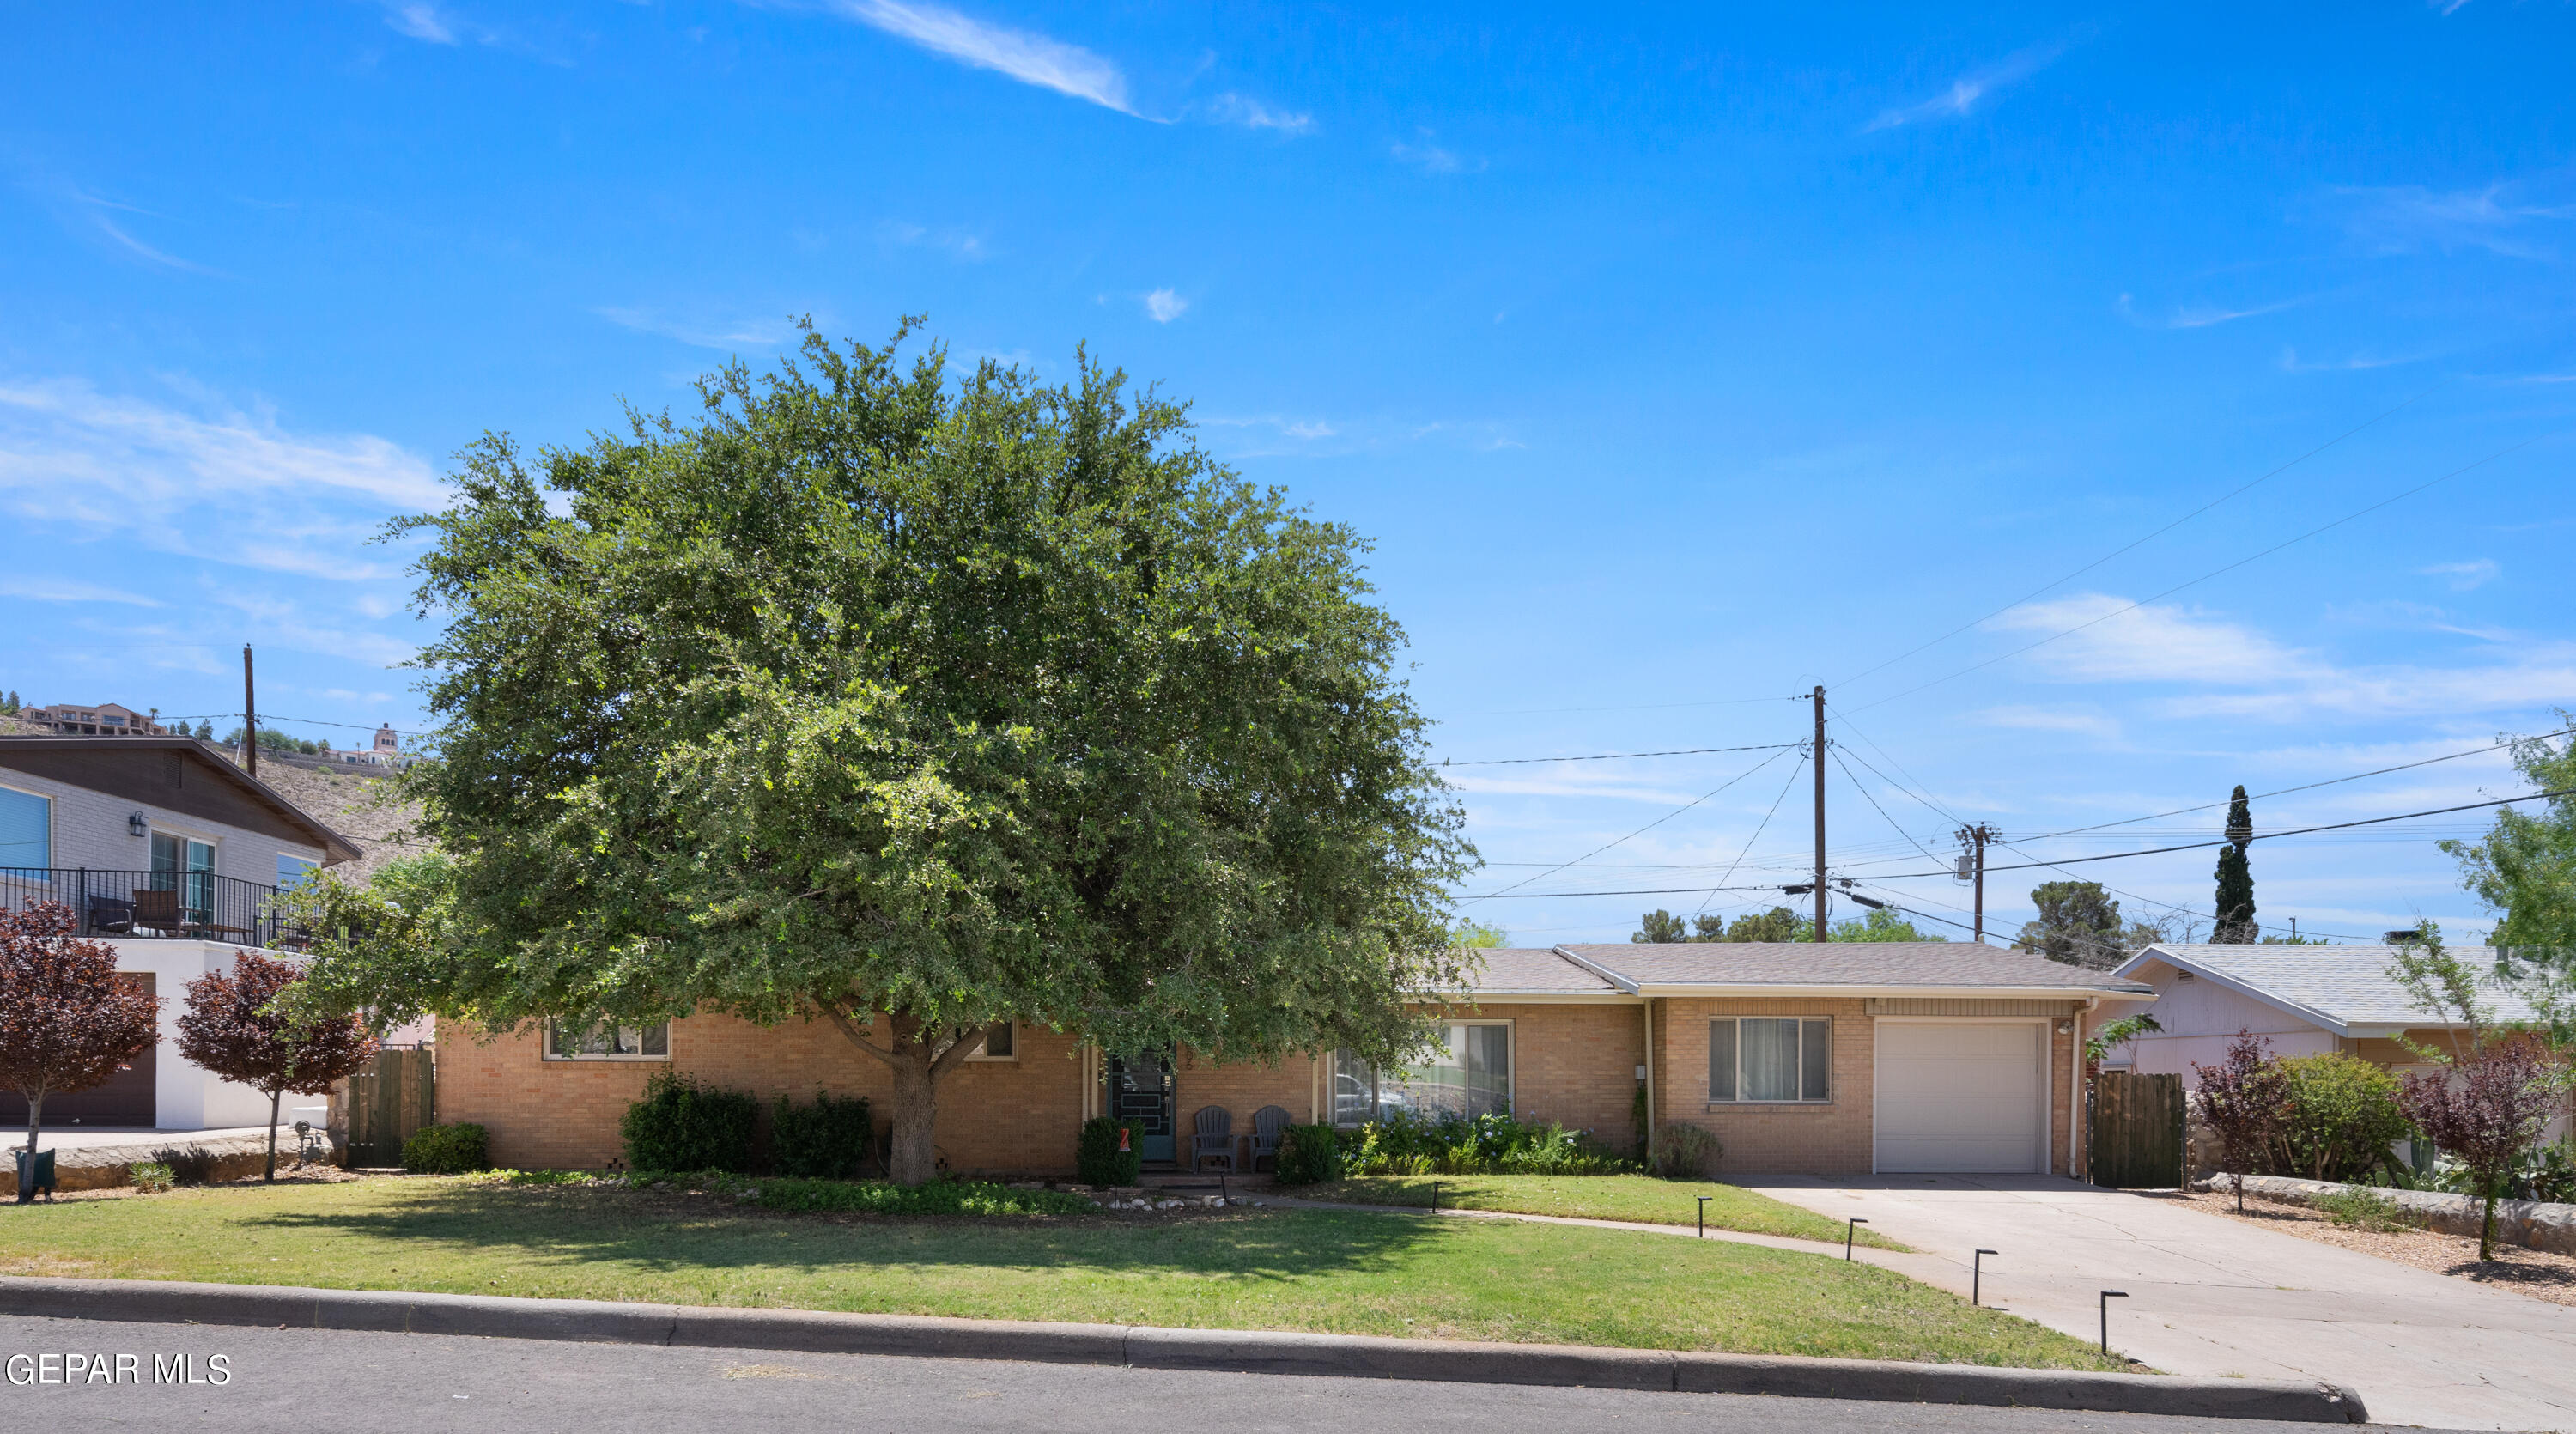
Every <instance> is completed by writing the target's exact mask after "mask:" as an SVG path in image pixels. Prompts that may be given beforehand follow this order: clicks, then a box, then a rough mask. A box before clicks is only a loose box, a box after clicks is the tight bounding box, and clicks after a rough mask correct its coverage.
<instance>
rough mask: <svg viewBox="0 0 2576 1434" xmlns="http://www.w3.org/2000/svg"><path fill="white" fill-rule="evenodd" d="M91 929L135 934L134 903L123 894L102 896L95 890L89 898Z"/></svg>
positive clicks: (120, 933) (126, 934) (125, 934)
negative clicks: (122, 895)
mask: <svg viewBox="0 0 2576 1434" xmlns="http://www.w3.org/2000/svg"><path fill="white" fill-rule="evenodd" d="M89 929H90V930H92V931H105V932H109V933H111V934H113V935H117V936H131V935H133V934H134V903H133V902H131V901H128V900H126V899H125V898H124V897H121V896H100V895H98V894H96V893H94V892H93V893H92V894H91V896H90V899H89Z"/></svg>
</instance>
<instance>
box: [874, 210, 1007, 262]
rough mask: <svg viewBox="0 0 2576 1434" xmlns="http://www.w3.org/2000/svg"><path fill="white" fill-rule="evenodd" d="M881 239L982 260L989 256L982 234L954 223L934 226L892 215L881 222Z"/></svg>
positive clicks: (891, 242)
mask: <svg viewBox="0 0 2576 1434" xmlns="http://www.w3.org/2000/svg"><path fill="white" fill-rule="evenodd" d="M877 239H878V240H879V241H880V242H882V243H886V244H893V245H900V246H902V247H905V248H914V249H937V250H940V251H941V252H943V253H946V254H948V255H950V256H952V257H954V258H959V259H964V260H968V261H969V262H981V261H982V260H983V259H984V258H985V257H987V251H986V249H985V247H984V238H983V236H982V235H980V234H977V233H975V232H974V231H972V230H969V229H960V228H957V227H955V226H954V225H951V226H948V227H945V228H938V229H934V228H931V227H930V226H929V225H927V224H911V223H906V222H903V221H900V220H892V219H889V220H887V221H886V222H885V223H883V224H880V225H878V226H877Z"/></svg>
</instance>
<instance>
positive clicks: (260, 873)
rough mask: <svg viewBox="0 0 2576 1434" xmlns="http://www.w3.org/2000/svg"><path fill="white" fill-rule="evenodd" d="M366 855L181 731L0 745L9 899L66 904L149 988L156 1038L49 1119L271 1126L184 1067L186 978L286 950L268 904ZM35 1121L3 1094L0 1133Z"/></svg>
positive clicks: (2, 891) (121, 966)
mask: <svg viewBox="0 0 2576 1434" xmlns="http://www.w3.org/2000/svg"><path fill="white" fill-rule="evenodd" d="M357 855H358V849H357V848H356V847H355V846H353V845H351V844H350V843H349V841H348V839H347V838H345V837H342V836H340V835H339V834H338V833H336V832H334V831H332V830H331V829H330V828H328V827H326V826H324V825H322V824H321V823H320V822H319V821H316V820H315V819H314V818H313V817H312V816H311V815H310V814H308V813H306V812H305V811H303V810H302V809H301V808H298V807H297V806H296V805H295V804H294V803H292V802H290V801H288V800H286V798H284V797H282V796H280V795H278V794H277V793H276V792H275V791H273V790H271V789H270V788H269V787H268V786H266V785H265V784H263V783H261V782H259V781H258V780H256V779H254V778H252V777H251V776H250V775H249V774H247V773H245V772H244V771H242V770H241V769H240V768H238V767H236V766H234V765H233V764H232V763H231V762H230V761H229V760H227V759H226V758H225V757H224V756H223V755H222V754H220V753H218V752H216V751H215V750H214V749H213V748H211V747H208V746H207V745H205V744H204V743H201V742H198V741H195V740H193V739H191V738H185V737H0V900H5V901H6V903H7V904H8V905H9V906H10V907H12V908H15V907H18V906H20V905H22V904H24V903H25V902H27V901H31V900H51V901H60V902H62V903H63V904H65V905H67V906H69V907H71V908H72V911H73V914H74V915H75V916H76V917H78V918H79V919H80V921H81V923H82V929H83V932H84V934H87V935H91V936H95V937H98V938H100V939H103V940H105V941H106V942H107V943H108V944H109V945H111V946H113V947H114V948H115V949H116V964H117V969H118V970H120V971H124V972H129V973H132V974H134V975H137V976H148V977H150V978H151V983H152V990H153V994H155V995H157V996H160V997H161V998H162V1003H161V1037H162V1039H161V1044H160V1046H159V1047H158V1048H156V1049H155V1050H154V1051H153V1052H152V1053H151V1054H150V1055H149V1056H148V1057H147V1058H146V1059H144V1060H142V1061H138V1062H136V1064H135V1067H134V1069H133V1070H131V1071H129V1072H127V1073H126V1074H125V1075H123V1076H120V1077H118V1078H117V1079H115V1080H112V1081H110V1082H108V1084H106V1085H105V1086H102V1087H99V1088H98V1089H96V1090H92V1091H85V1092H81V1093H79V1094H75V1095H64V1096H53V1097H49V1098H47V1100H46V1102H45V1123H46V1124H47V1125H48V1126H56V1125H75V1124H77V1125H85V1126H91V1127H97V1126H114V1127H144V1128H154V1129H161V1130H203V1129H208V1128H211V1127H221V1126H236V1125H263V1124H266V1123H267V1120H268V1101H267V1098H266V1097H264V1096H262V1095H260V1094H259V1093H258V1092H257V1091H254V1090H251V1089H250V1088H249V1087H247V1086H241V1085H235V1084H232V1083H230V1082H226V1081H220V1080H217V1079H215V1077H214V1076H212V1075H211V1074H209V1073H208V1072H206V1071H204V1070H202V1069H200V1068H198V1067H197V1066H194V1065H191V1064H189V1063H188V1062H187V1061H185V1060H183V1059H181V1058H180V1056H179V1054H178V1052H177V1050H176V1049H175V1047H174V1045H173V1043H174V1042H175V1040H176V1039H177V1025H176V1022H177V1019H178V1016H179V1013H180V1012H181V1011H182V1010H183V1009H184V1008H185V1007H184V1003H185V1000H186V993H187V983H188V982H190V981H192V980H195V979H196V978H197V977H199V976H203V975H205V974H206V973H208V972H210V971H219V970H228V969H230V967H231V965H232V962H233V958H234V956H235V954H236V953H238V952H240V951H241V950H243V949H244V948H246V947H249V948H272V949H273V948H275V947H277V946H279V945H281V944H283V945H288V946H292V945H293V944H294V933H293V931H292V930H290V929H287V928H285V927H284V925H283V923H282V922H281V920H280V918H279V917H278V915H277V914H276V912H275V911H274V909H273V898H274V897H275V896H276V894H277V892H278V890H279V889H280V888H281V887H284V886H291V885H293V884H294V883H295V882H297V881H300V880H302V879H303V878H304V877H305V876H307V875H308V874H310V873H311V872H313V871H315V870H317V869H319V868H321V867H325V866H330V865H333V864H335V863H338V862H343V861H347V860H350V859H351V858H354V857H356V856H357ZM12 1120H14V1121H15V1122H16V1123H18V1124H21V1125H23V1124H24V1123H25V1121H26V1107H25V1102H24V1101H23V1100H22V1099H21V1098H20V1097H19V1096H18V1095H17V1094H16V1093H15V1092H0V1125H5V1124H7V1123H9V1122H11V1121H12Z"/></svg>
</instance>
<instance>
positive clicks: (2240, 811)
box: [2209, 786, 2256, 946]
mask: <svg viewBox="0 0 2576 1434" xmlns="http://www.w3.org/2000/svg"><path fill="white" fill-rule="evenodd" d="M2253 840H2254V814H2253V812H2252V811H2251V810H2250V809H2248V807H2247V806H2246V803H2245V788H2243V787H2242V786H2239V787H2238V788H2237V789H2236V795H2235V797H2234V799H2233V800H2231V801H2229V802H2228V804H2227V845H2225V846H2223V847H2220V848H2219V849H2218V923H2217V925H2216V927H2214V928H2213V929H2212V930H2211V931H2210V933H2209V939H2210V940H2211V941H2214V942H2217V943H2219V944H2220V945H2225V946H2246V945H2251V944H2252V943H2253V941H2254V939H2255V938H2254V933H2255V931H2256V927H2255V925H2254V869H2253V868H2252V867H2251V866H2249V865H2248V864H2247V863H2246V860H2245V848H2246V846H2247V845H2248V844H2250V843H2251V842H2252V841H2253Z"/></svg>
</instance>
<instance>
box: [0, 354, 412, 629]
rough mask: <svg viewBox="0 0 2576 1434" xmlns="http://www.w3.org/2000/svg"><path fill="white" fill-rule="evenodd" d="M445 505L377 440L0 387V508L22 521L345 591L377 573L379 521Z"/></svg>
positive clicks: (225, 413)
mask: <svg viewBox="0 0 2576 1434" xmlns="http://www.w3.org/2000/svg"><path fill="white" fill-rule="evenodd" d="M174 386H179V385H175V384H174ZM445 497H446V490H445V488H444V487H443V485H442V484H441V483H440V482H439V480H438V478H437V475H436V474H435V473H434V472H433V471H432V470H431V468H430V465H429V464H428V463H426V462H424V461H422V460H421V459H420V458H419V457H418V456H417V455H414V454H412V453H410V452H408V451H406V450H405V449H404V448H403V447H402V446H401V445H399V444H396V443H393V442H391V441H389V440H387V439H383V438H377V437H373V436H371V435H366V434H346V435H340V434H299V433H291V432H288V431H286V430H285V429H283V428H281V427H280V426H279V425H278V423H277V421H276V418H275V416H274V415H272V414H267V413H252V412H245V411H243V410H242V409H241V408H239V407H237V406H233V405H228V404H224V403H221V402H219V401H215V400H211V399H201V401H200V403H199V404H198V408H197V411H190V410H189V409H187V408H182V407H178V406H174V405H171V404H166V403H156V402H152V401H150V400H146V399H142V398H136V397H130V396H112V395H107V394H101V393H99V392H98V391H97V390H96V389H94V388H92V387H91V386H90V385H88V384H86V383H82V382H79V381H76V380H40V381H7V380H0V509H5V510H6V511H8V512H11V513H13V514H15V515H17V516H18V517H20V518H22V519H28V520H35V521H44V522H51V523H59V524H62V525H65V526H66V527H68V528H71V529H74V530H78V531H85V532H87V533H88V534H91V535H96V536H113V537H115V538H116V539H117V540H119V541H120V542H126V543H131V544H133V545H136V546H139V547H141V548H144V549H146V550H150V551H157V552H163V553H172V554H181V555H186V556H191V557H198V558H204V559H208V560H211V561H216V562H223V563H229V564H233V565H236V566H247V567H254V568H266V569H270V570H274V571H279V572H292V573H303V574H307V575H310V576H315V577H326V578H338V579H350V580H356V579H369V578H378V577H382V576H385V575H386V572H387V570H386V569H385V568H384V567H383V565H381V564H378V563H375V562H372V561H370V560H369V559H368V557H367V556H366V549H365V547H364V543H365V540H366V539H367V538H368V537H370V536H372V535H373V534H374V533H375V532H376V530H377V528H378V526H379V525H380V524H381V523H382V521H383V520H384V518H385V517H386V516H388V515H390V514H392V513H395V512H402V511H420V510H423V509H427V508H433V507H436V506H439V505H440V504H441V503H443V502H444V501H445Z"/></svg>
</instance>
